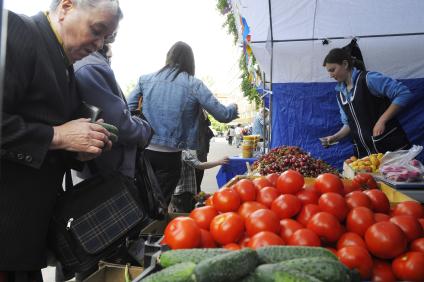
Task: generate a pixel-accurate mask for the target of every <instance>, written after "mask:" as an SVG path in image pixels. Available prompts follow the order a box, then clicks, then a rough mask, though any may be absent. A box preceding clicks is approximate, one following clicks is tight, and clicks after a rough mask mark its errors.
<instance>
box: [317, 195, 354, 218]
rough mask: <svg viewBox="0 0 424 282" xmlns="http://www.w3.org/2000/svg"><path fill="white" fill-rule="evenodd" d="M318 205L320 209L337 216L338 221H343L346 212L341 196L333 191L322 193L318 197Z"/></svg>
mask: <svg viewBox="0 0 424 282" xmlns="http://www.w3.org/2000/svg"><path fill="white" fill-rule="evenodd" d="M318 206H319V208H320V209H321V211H324V212H328V213H331V214H332V215H334V216H335V217H337V218H338V219H339V221H343V220H344V219H345V217H346V214H347V212H348V208H347V205H346V202H345V199H344V198H343V196H342V195H340V194H337V193H333V192H329V193H324V194H322V195H321V197H319V200H318Z"/></svg>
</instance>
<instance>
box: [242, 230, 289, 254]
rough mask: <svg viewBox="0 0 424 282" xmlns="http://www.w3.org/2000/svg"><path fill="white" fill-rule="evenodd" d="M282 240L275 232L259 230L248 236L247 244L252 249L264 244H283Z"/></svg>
mask: <svg viewBox="0 0 424 282" xmlns="http://www.w3.org/2000/svg"><path fill="white" fill-rule="evenodd" d="M284 244H285V243H284V240H283V239H281V237H280V236H278V235H277V234H275V233H272V232H269V231H261V232H259V233H256V234H255V235H254V236H252V238H250V241H249V243H247V246H248V247H249V248H252V249H254V250H256V249H258V248H261V247H265V246H277V245H284Z"/></svg>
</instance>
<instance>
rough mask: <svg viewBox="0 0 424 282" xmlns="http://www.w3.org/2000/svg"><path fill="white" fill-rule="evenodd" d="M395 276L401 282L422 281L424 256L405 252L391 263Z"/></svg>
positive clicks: (419, 253) (418, 253)
mask: <svg viewBox="0 0 424 282" xmlns="http://www.w3.org/2000/svg"><path fill="white" fill-rule="evenodd" d="M392 269H393V272H394V273H395V276H396V277H397V278H398V279H400V280H402V281H424V254H423V253H421V252H407V253H405V254H403V255H400V256H398V257H397V258H395V259H394V260H393V262H392Z"/></svg>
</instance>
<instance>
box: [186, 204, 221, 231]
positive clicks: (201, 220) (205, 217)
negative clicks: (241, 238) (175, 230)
mask: <svg viewBox="0 0 424 282" xmlns="http://www.w3.org/2000/svg"><path fill="white" fill-rule="evenodd" d="M217 215H218V213H217V212H216V210H215V208H214V207H212V206H204V207H199V208H195V209H194V210H192V211H191V213H190V217H191V218H192V219H194V221H195V222H196V223H197V225H198V226H199V227H200V228H202V229H206V230H209V226H210V225H211V221H212V219H213V218H214V217H215V216H217Z"/></svg>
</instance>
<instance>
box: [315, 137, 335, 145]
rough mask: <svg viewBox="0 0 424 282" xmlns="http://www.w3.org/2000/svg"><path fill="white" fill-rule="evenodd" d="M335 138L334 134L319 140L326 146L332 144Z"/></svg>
mask: <svg viewBox="0 0 424 282" xmlns="http://www.w3.org/2000/svg"><path fill="white" fill-rule="evenodd" d="M334 139H335V138H334V137H333V135H330V136H326V137H321V138H319V140H320V141H321V145H322V146H324V147H328V146H330V144H331V143H332V142H334Z"/></svg>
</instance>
